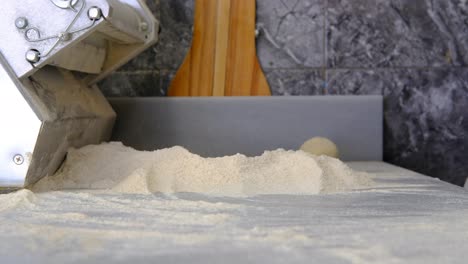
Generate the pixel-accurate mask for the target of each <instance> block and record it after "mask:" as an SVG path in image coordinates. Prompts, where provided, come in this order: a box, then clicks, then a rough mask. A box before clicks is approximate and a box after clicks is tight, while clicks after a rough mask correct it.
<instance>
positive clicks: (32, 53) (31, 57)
mask: <svg viewBox="0 0 468 264" xmlns="http://www.w3.org/2000/svg"><path fill="white" fill-rule="evenodd" d="M26 60H27V61H29V62H30V63H36V62H39V61H40V60H41V53H40V52H39V51H38V50H35V49H30V50H28V51H27V52H26Z"/></svg>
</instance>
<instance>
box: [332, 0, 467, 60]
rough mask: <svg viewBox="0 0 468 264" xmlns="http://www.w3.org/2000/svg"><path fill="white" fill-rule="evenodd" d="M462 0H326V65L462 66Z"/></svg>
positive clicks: (465, 37) (463, 34) (463, 35)
mask: <svg viewBox="0 0 468 264" xmlns="http://www.w3.org/2000/svg"><path fill="white" fill-rule="evenodd" d="M466 8H467V7H466V1H461V0H437V1H429V0H329V1H328V9H327V10H328V19H327V41H328V47H327V48H328V55H327V57H328V66H329V67H337V68H339V67H351V68H355V67H393V66H396V67H399V66H405V67H410V66H415V67H426V66H444V65H466V62H467V60H465V59H464V58H463V57H464V56H466V57H468V54H467V52H466V49H467V48H468V42H466V39H467V38H468V37H467V34H466V31H467V29H466V28H467V25H466V12H465V10H466Z"/></svg>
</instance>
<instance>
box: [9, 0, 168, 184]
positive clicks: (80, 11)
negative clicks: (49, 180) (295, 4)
mask: <svg viewBox="0 0 468 264" xmlns="http://www.w3.org/2000/svg"><path fill="white" fill-rule="evenodd" d="M158 31H159V22H158V21H157V20H156V19H155V18H154V16H153V15H152V13H151V11H150V10H149V8H148V7H147V6H146V4H145V2H144V1H143V0H15V1H12V0H8V1H5V3H4V4H3V5H2V8H1V9H0V32H1V34H2V39H3V40H2V41H1V42H0V66H1V67H0V84H1V85H0V124H1V126H0V187H2V188H10V187H11V188H16V187H24V186H28V185H30V184H33V183H35V182H37V181H38V180H39V179H41V178H42V177H44V176H47V175H51V174H54V173H55V172H56V171H57V169H58V168H59V167H60V166H61V164H62V162H63V160H64V158H65V156H66V153H67V150H68V149H69V148H71V147H75V148H77V147H82V146H85V145H88V144H97V143H100V142H102V141H105V140H108V139H109V137H110V135H111V133H112V127H113V124H114V121H115V117H116V116H115V112H114V111H113V109H112V107H111V106H110V105H109V103H108V102H107V100H106V99H105V98H104V96H103V95H102V93H101V92H100V90H99V89H98V87H97V85H96V83H97V82H98V81H100V80H102V79H103V78H105V77H106V76H108V75H109V74H110V73H112V72H113V71H115V70H116V69H117V68H118V67H120V66H122V65H123V64H125V63H126V62H128V61H129V60H130V59H132V58H134V57H136V56H137V55H138V54H140V53H141V52H142V51H144V50H145V49H147V48H148V47H150V46H151V45H153V44H154V43H155V42H156V41H157V40H158Z"/></svg>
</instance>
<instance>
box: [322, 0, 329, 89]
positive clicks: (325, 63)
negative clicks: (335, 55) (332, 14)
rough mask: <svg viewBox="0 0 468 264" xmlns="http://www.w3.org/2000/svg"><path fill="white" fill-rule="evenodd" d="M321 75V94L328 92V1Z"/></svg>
mask: <svg viewBox="0 0 468 264" xmlns="http://www.w3.org/2000/svg"><path fill="white" fill-rule="evenodd" d="M323 20H324V21H323V62H322V66H323V74H324V83H323V86H324V87H323V94H326V93H327V92H328V88H329V87H328V85H329V83H328V81H329V76H328V40H327V30H328V0H325V16H324V19H323Z"/></svg>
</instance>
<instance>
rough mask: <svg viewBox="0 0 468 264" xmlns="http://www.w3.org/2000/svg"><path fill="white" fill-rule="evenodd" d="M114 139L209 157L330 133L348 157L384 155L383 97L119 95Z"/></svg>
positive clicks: (291, 144) (290, 144)
mask: <svg viewBox="0 0 468 264" xmlns="http://www.w3.org/2000/svg"><path fill="white" fill-rule="evenodd" d="M110 102H111V105H112V106H113V107H114V110H115V111H116V112H117V124H116V126H115V128H114V133H113V137H112V140H114V141H122V142H123V143H124V144H126V145H128V146H132V147H134V148H136V149H140V150H153V149H159V148H165V147H171V146H175V145H180V146H184V147H186V148H188V149H189V150H191V151H192V152H194V153H197V154H199V155H202V156H209V157H210V156H211V157H212V156H223V155H231V154H236V153H243V154H246V155H249V156H253V155H259V154H261V153H263V151H265V150H272V149H277V148H284V149H298V148H299V147H300V145H301V144H302V143H303V142H304V141H305V140H307V139H309V138H311V137H314V136H325V137H328V138H330V139H331V140H333V141H334V142H335V143H336V144H337V145H338V148H339V149H340V154H341V158H342V159H343V160H347V161H350V160H354V161H365V160H376V161H379V160H382V153H383V151H382V148H383V147H382V144H383V143H382V136H383V135H382V134H383V121H382V118H383V113H382V112H383V111H382V108H383V107H382V97H380V96H309V97H225V98H220V97H199V98H113V99H110Z"/></svg>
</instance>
